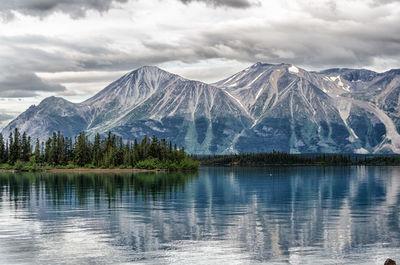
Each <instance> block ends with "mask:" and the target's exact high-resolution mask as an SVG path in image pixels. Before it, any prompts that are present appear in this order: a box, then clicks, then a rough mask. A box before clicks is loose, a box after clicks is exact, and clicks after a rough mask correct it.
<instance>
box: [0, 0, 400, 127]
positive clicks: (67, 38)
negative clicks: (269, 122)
mask: <svg viewBox="0 0 400 265" xmlns="http://www.w3.org/2000/svg"><path fill="white" fill-rule="evenodd" d="M399 25H400V1H397V0H1V1H0V129H1V127H4V126H5V125H6V124H7V123H8V122H9V121H10V120H11V119H13V118H15V117H16V116H17V115H18V114H20V113H21V112H23V111H25V110H26V109H27V108H28V107H29V106H30V105H33V104H39V103H40V101H41V100H43V99H44V98H45V97H47V96H60V97H64V98H66V99H68V100H70V101H72V102H81V101H83V100H85V99H87V98H89V97H91V96H93V95H94V94H95V93H97V92H98V91H100V90H101V89H103V88H104V87H105V86H107V85H108V84H109V83H111V82H112V81H114V80H116V79H118V77H120V76H121V75H123V74H125V73H127V72H129V71H132V70H134V69H136V68H138V67H141V66H143V65H156V66H159V67H161V68H162V69H165V70H167V71H170V72H173V73H175V74H179V75H181V76H183V77H185V78H189V79H195V80H200V81H204V82H208V83H211V82H215V81H218V80H221V79H224V78H226V77H228V76H230V75H232V74H234V73H236V72H238V71H240V70H242V69H244V68H246V67H247V66H249V65H252V64H254V63H256V62H265V63H290V64H295V65H297V66H298V67H302V68H304V69H307V70H321V69H326V68H332V67H349V68H367V69H371V70H374V71H378V72H383V71H386V70H389V69H392V68H400V26H399Z"/></svg>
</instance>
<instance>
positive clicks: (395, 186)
mask: <svg viewBox="0 0 400 265" xmlns="http://www.w3.org/2000/svg"><path fill="white" fill-rule="evenodd" d="M399 212H400V168H399V167H265V168H246V167H238V168H214V167H208V168H201V169H200V171H199V173H158V174H147V173H142V174H44V173H18V174H8V173H7V174H0V223H1V224H2V225H1V226H0V238H1V240H0V264H19V263H40V264H57V263H68V264H72V263H79V264H81V263H98V264H109V263H146V264H175V263H180V264H181V263H183V264H190V263H192V264H204V263H208V264H232V263H233V264H235V263H251V264H254V263H263V264H312V263H313V262H315V261H319V262H321V263H322V264H338V263H339V264H342V263H346V264H360V263H363V264H383V261H384V260H385V258H387V257H392V258H394V259H397V260H400V225H399V224H400V215H399ZM382 260H383V261H382Z"/></svg>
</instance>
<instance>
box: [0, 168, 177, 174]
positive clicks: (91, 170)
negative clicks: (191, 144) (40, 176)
mask: <svg viewBox="0 0 400 265" xmlns="http://www.w3.org/2000/svg"><path fill="white" fill-rule="evenodd" d="M19 172H43V173H158V172H169V171H168V170H165V169H138V168H72V169H58V168H53V169H39V170H36V171H23V170H15V169H0V173H19Z"/></svg>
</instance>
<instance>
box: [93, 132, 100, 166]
mask: <svg viewBox="0 0 400 265" xmlns="http://www.w3.org/2000/svg"><path fill="white" fill-rule="evenodd" d="M92 153H93V159H92V164H93V165H95V166H96V167H98V166H99V165H100V163H101V146H100V134H98V133H97V134H96V135H95V137H94V143H93V151H92Z"/></svg>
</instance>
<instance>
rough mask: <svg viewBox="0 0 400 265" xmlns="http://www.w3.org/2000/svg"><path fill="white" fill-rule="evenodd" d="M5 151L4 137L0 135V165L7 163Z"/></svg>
mask: <svg viewBox="0 0 400 265" xmlns="http://www.w3.org/2000/svg"><path fill="white" fill-rule="evenodd" d="M5 149H6V148H5V145H4V139H3V135H2V134H1V133H0V163H4V162H5V154H4V153H5V151H6V150H5Z"/></svg>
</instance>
